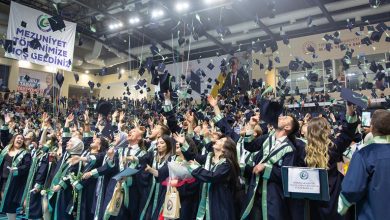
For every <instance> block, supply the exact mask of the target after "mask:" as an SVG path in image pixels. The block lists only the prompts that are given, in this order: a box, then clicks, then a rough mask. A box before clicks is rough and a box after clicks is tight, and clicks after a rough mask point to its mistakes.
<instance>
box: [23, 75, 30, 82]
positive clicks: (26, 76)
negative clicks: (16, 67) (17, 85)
mask: <svg viewBox="0 0 390 220" xmlns="http://www.w3.org/2000/svg"><path fill="white" fill-rule="evenodd" d="M23 78H24V80H26V81H27V82H28V81H30V76H29V75H27V74H26V75H25V76H24V77H23Z"/></svg>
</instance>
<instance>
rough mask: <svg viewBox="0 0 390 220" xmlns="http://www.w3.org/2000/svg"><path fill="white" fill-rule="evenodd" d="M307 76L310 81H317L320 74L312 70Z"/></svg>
mask: <svg viewBox="0 0 390 220" xmlns="http://www.w3.org/2000/svg"><path fill="white" fill-rule="evenodd" d="M306 78H307V80H309V82H317V81H318V74H317V73H314V72H312V71H310V72H309V73H308V74H307V77H306Z"/></svg>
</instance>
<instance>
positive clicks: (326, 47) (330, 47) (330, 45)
mask: <svg viewBox="0 0 390 220" xmlns="http://www.w3.org/2000/svg"><path fill="white" fill-rule="evenodd" d="M325 50H327V51H330V50H332V43H326V44H325Z"/></svg>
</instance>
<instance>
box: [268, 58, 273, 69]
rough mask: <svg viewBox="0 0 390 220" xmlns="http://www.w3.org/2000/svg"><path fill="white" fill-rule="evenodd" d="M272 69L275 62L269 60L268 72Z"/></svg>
mask: <svg viewBox="0 0 390 220" xmlns="http://www.w3.org/2000/svg"><path fill="white" fill-rule="evenodd" d="M272 68H273V62H272V60H268V67H267V69H268V71H271V70H272Z"/></svg>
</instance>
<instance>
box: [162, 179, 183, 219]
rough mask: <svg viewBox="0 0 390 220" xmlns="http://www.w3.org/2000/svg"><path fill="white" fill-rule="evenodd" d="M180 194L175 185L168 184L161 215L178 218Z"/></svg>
mask: <svg viewBox="0 0 390 220" xmlns="http://www.w3.org/2000/svg"><path fill="white" fill-rule="evenodd" d="M180 208H181V205H180V196H179V192H178V191H177V189H176V187H173V186H168V190H167V193H166V194H165V201H164V209H163V216H164V218H168V219H178V218H180Z"/></svg>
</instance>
